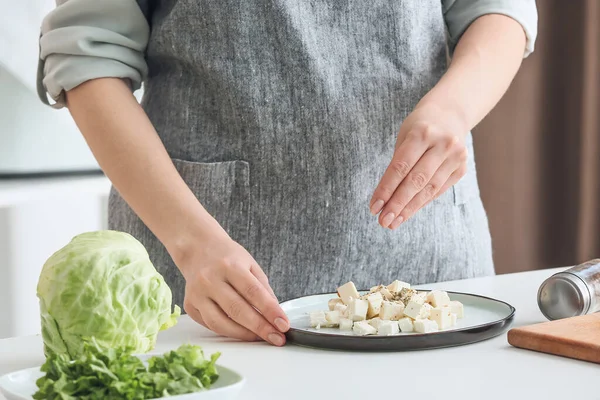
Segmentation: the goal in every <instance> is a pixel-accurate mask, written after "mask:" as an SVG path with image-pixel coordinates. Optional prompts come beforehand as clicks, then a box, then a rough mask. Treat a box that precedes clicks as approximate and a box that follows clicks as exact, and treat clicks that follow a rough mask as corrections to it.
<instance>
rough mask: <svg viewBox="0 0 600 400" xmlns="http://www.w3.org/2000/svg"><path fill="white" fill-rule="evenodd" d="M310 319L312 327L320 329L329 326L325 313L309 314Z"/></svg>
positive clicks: (315, 312)
mask: <svg viewBox="0 0 600 400" xmlns="http://www.w3.org/2000/svg"><path fill="white" fill-rule="evenodd" d="M309 317H310V326H311V327H313V328H317V329H319V328H321V326H327V318H326V317H325V311H313V312H311V313H309Z"/></svg>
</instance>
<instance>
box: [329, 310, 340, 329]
mask: <svg viewBox="0 0 600 400" xmlns="http://www.w3.org/2000/svg"><path fill="white" fill-rule="evenodd" d="M340 318H341V316H340V312H339V311H327V312H326V313H325V319H326V320H327V326H328V327H332V328H333V327H336V326H338V325H339V324H340Z"/></svg>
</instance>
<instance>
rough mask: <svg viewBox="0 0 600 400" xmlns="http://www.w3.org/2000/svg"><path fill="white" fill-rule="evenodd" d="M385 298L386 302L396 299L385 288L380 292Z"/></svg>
mask: <svg viewBox="0 0 600 400" xmlns="http://www.w3.org/2000/svg"><path fill="white" fill-rule="evenodd" d="M379 293H381V295H382V296H383V299H384V300H391V299H392V298H393V297H394V294H393V293H392V292H390V291H389V290H388V289H387V288H386V287H385V286H384V287H383V288H382V289H381V290H380V291H379Z"/></svg>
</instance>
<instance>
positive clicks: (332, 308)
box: [327, 297, 344, 311]
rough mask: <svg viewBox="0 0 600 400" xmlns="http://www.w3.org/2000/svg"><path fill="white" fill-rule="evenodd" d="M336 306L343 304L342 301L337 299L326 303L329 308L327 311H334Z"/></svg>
mask: <svg viewBox="0 0 600 400" xmlns="http://www.w3.org/2000/svg"><path fill="white" fill-rule="evenodd" d="M338 304H344V302H343V301H342V299H340V298H339V297H336V298H334V299H331V300H329V302H328V303H327V305H328V306H329V311H333V310H335V306H336V305H338Z"/></svg>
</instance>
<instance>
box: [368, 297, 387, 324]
mask: <svg viewBox="0 0 600 400" xmlns="http://www.w3.org/2000/svg"><path fill="white" fill-rule="evenodd" d="M367 302H369V308H368V309H367V318H373V317H376V316H378V315H379V311H380V310H381V303H383V296H382V295H381V293H379V292H375V293H370V294H369V295H367Z"/></svg>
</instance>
